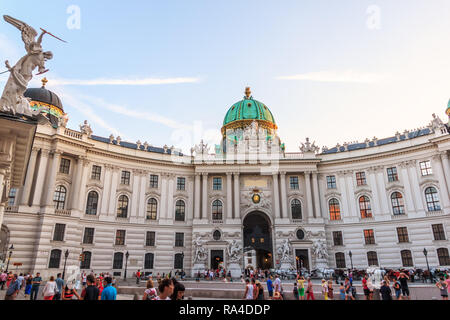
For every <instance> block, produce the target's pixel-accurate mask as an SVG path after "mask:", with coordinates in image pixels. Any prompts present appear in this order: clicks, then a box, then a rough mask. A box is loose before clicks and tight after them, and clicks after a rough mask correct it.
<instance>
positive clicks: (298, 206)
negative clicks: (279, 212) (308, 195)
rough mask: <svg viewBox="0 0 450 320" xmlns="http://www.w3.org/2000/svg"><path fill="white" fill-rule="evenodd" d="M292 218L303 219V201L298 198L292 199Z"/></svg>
mask: <svg viewBox="0 0 450 320" xmlns="http://www.w3.org/2000/svg"><path fill="white" fill-rule="evenodd" d="M291 214H292V219H302V203H301V202H300V200H298V199H294V200H292V201H291Z"/></svg>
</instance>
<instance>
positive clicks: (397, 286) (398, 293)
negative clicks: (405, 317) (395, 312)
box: [392, 278, 402, 300]
mask: <svg viewBox="0 0 450 320" xmlns="http://www.w3.org/2000/svg"><path fill="white" fill-rule="evenodd" d="M392 288H393V289H394V292H395V299H397V300H401V294H402V288H401V286H400V282H399V281H398V278H394V283H393V284H392Z"/></svg>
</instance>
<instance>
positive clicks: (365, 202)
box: [359, 196, 372, 219]
mask: <svg viewBox="0 0 450 320" xmlns="http://www.w3.org/2000/svg"><path fill="white" fill-rule="evenodd" d="M359 212H360V213H361V218H363V219H365V218H372V208H371V207H370V199H369V197H368V196H361V197H359Z"/></svg>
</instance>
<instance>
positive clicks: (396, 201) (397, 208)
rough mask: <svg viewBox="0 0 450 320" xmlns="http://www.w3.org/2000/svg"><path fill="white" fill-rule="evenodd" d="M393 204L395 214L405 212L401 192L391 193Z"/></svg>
mask: <svg viewBox="0 0 450 320" xmlns="http://www.w3.org/2000/svg"><path fill="white" fill-rule="evenodd" d="M391 204H392V212H393V213H394V215H396V216H397V215H402V214H405V203H404V201H403V196H402V194H401V193H400V192H394V193H392V194H391Z"/></svg>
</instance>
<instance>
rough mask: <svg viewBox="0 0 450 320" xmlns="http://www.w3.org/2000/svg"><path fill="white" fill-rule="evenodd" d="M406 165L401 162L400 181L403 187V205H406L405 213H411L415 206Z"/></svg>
mask: <svg viewBox="0 0 450 320" xmlns="http://www.w3.org/2000/svg"><path fill="white" fill-rule="evenodd" d="M407 166H408V163H407V162H402V163H401V164H400V181H401V182H402V184H403V186H404V188H405V189H404V191H405V200H406V201H405V204H406V210H407V213H411V212H414V211H415V210H416V208H415V205H414V198H413V195H412V191H411V182H410V181H409V176H408V168H407Z"/></svg>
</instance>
